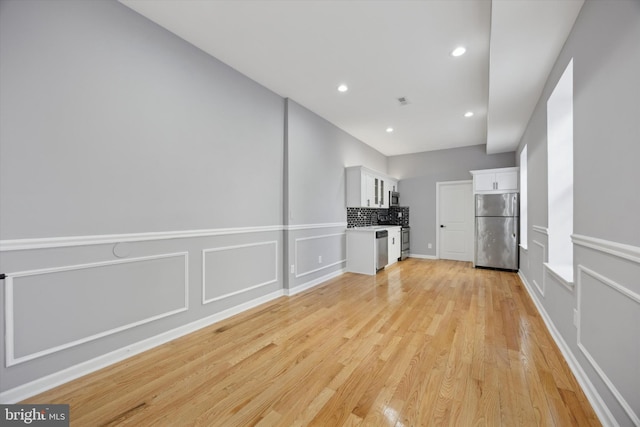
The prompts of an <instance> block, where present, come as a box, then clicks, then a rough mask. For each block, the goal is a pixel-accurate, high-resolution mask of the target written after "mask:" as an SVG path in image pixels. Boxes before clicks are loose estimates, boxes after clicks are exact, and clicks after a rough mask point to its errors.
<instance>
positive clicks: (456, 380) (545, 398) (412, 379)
mask: <svg viewBox="0 0 640 427" xmlns="http://www.w3.org/2000/svg"><path fill="white" fill-rule="evenodd" d="M25 403H69V404H70V407H71V416H70V418H71V425H72V426H84V425H110V426H127V425H130V426H152V425H153V426H157V425H160V426H164V425H194V426H195V425H203V426H245V425H246V426H248V425H260V426H287V427H289V426H308V425H321V426H327V425H331V426H381V425H385V426H386V425H398V426H409V425H411V426H416V425H451V426H463V425H474V426H475V425H478V426H482V425H484V426H499V425H503V426H517V425H522V426H528V425H543V426H547V425H549V426H551V425H562V426H566V425H568V426H572V425H575V426H598V425H600V424H599V422H598V419H597V417H596V415H595V413H594V411H593V409H592V408H591V407H590V406H589V403H588V401H587V400H586V397H585V395H584V393H583V391H582V390H581V389H580V387H579V385H578V383H577V381H576V379H575V378H574V377H573V375H572V374H571V371H570V370H569V367H568V365H567V363H566V361H565V360H564V359H563V357H562V354H561V353H560V351H559V349H558V347H557V346H556V345H555V342H554V341H553V339H552V338H551V336H550V334H549V332H548V331H547V330H546V328H545V325H544V322H543V321H542V319H541V318H540V316H539V314H538V313H537V311H536V309H535V306H534V304H533V302H532V301H531V299H530V297H529V295H528V294H527V292H526V290H525V289H524V286H523V285H522V283H521V282H520V279H519V278H518V276H517V275H516V274H514V273H510V272H502V271H494V270H487V269H474V268H472V267H471V265H470V264H469V263H465V262H459V261H444V260H438V261H434V260H419V259H412V258H410V259H407V260H406V261H403V262H400V263H398V264H396V265H394V266H391V267H388V268H387V269H385V270H384V271H382V272H380V273H378V274H377V275H376V276H366V275H359V274H351V273H347V274H344V275H342V276H340V277H338V278H335V279H332V280H330V281H328V282H326V283H325V284H323V285H321V286H318V287H316V288H314V289H310V290H308V291H305V292H302V293H300V294H298V295H295V296H293V297H289V298H286V297H283V298H278V299H277V300H274V301H271V302H269V303H267V304H264V305H262V306H260V307H256V308H254V309H251V310H248V311H246V312H244V313H241V314H239V315H236V316H233V317H232V318H229V319H226V320H224V321H221V322H219V323H217V324H215V325H212V326H210V327H207V328H203V329H201V330H199V331H196V332H194V333H193V334H190V335H188V336H185V337H181V338H179V339H177V340H174V341H172V342H170V343H167V344H165V345H162V346H160V347H157V348H155V349H153V350H150V351H148V352H145V353H142V354H140V355H137V356H135V357H132V358H130V359H128V360H125V361H123V362H120V363H118V364H115V365H113V366H110V367H107V368H105V369H103V370H100V371H98V372H95V373H93V374H90V375H87V376H86V377H83V378H80V379H78V380H75V381H72V382H70V383H68V384H65V385H62V386H60V387H58V388H56V389H53V390H50V391H47V392H45V393H42V394H40V395H38V396H34V397H33V398H31V399H28V400H27V401H26V402H25Z"/></svg>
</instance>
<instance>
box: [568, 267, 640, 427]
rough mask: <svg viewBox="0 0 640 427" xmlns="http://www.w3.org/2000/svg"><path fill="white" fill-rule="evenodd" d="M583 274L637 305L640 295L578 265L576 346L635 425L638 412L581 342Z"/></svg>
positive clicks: (639, 417) (638, 421)
mask: <svg viewBox="0 0 640 427" xmlns="http://www.w3.org/2000/svg"><path fill="white" fill-rule="evenodd" d="M585 274H586V275H588V276H591V277H592V278H594V279H595V280H597V281H598V282H600V283H602V284H603V285H605V286H608V287H609V288H611V289H613V290H615V291H616V292H618V293H620V294H621V295H622V296H623V297H625V298H627V299H629V300H631V301H633V302H635V303H636V304H638V305H640V295H638V294H636V293H635V292H633V291H632V290H630V289H629V288H627V287H625V286H623V285H621V284H619V283H616V282H615V281H613V280H611V279H610V278H608V277H605V276H603V275H602V274H599V273H597V272H595V271H593V270H591V269H590V268H587V267H585V266H583V265H578V286H577V287H578V307H577V309H578V325H577V326H578V342H577V344H578V348H579V349H580V351H581V352H582V354H583V355H584V356H585V358H586V359H587V361H588V362H589V363H590V364H591V366H592V367H593V369H594V370H595V371H596V372H597V373H598V375H599V376H600V378H601V379H602V381H603V382H604V383H605V384H606V385H607V387H608V388H609V390H610V391H611V394H613V395H614V396H615V398H616V399H617V400H618V402H619V403H620V406H622V408H623V409H624V410H625V412H626V413H627V415H628V416H629V418H630V419H631V420H632V422H633V423H634V424H635V425H640V416H638V414H636V413H635V412H634V410H633V408H632V407H631V405H630V404H629V403H628V402H627V401H626V399H625V398H624V396H622V393H620V391H619V390H618V389H617V387H616V386H615V385H614V383H613V381H611V379H609V377H608V375H607V374H606V373H605V371H604V369H602V367H601V366H600V364H598V362H597V361H596V359H595V357H594V356H593V355H592V354H591V353H590V352H589V350H588V349H587V348H586V346H585V345H584V343H583V342H582V327H581V322H582V320H581V319H582V309H581V308H582V297H583V284H582V280H583V277H584V275H585Z"/></svg>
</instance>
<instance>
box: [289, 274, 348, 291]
mask: <svg viewBox="0 0 640 427" xmlns="http://www.w3.org/2000/svg"><path fill="white" fill-rule="evenodd" d="M346 271H347V270H346V269H345V268H341V269H340V270H337V271H333V272H331V273H329V274H326V275H324V276H322V277H318V278H317V279H313V280H311V281H309V282H307V283H303V284H302V285H298V286H296V287H294V288H290V289H285V290H284V294H285V295H287V296H293V295H296V294H299V293H300V292H304V291H306V290H308V289H311V288H314V287H316V286H318V285H321V284H323V283H324V282H326V281H327V280H331V279H333V278H335V277H338V276H341V275H343V274H344V273H345V272H346Z"/></svg>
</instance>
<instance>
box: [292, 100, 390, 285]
mask: <svg viewBox="0 0 640 427" xmlns="http://www.w3.org/2000/svg"><path fill="white" fill-rule="evenodd" d="M286 153H287V162H286V163H287V168H286V173H285V176H286V179H285V194H286V195H287V197H286V200H287V207H286V210H287V212H288V215H287V217H286V218H285V220H284V223H285V224H286V228H287V230H286V231H285V240H286V243H287V246H286V250H285V253H286V255H285V260H286V263H285V267H284V268H285V270H288V272H289V274H288V276H287V277H285V286H286V287H287V288H290V289H293V288H296V287H297V288H298V289H304V288H305V287H306V286H307V285H309V284H313V283H314V282H315V281H317V280H322V279H323V278H326V277H329V276H331V275H332V274H335V273H336V272H340V271H341V270H342V269H344V267H345V262H344V260H345V259H346V246H345V235H344V230H345V228H346V222H347V211H346V193H345V188H346V180H345V177H346V175H345V167H346V166H357V165H362V166H366V167H368V168H371V169H374V170H377V171H380V172H383V173H386V172H387V170H386V169H387V158H386V157H385V156H384V155H382V154H381V153H380V152H378V151H376V150H374V149H373V148H371V147H369V146H368V145H366V144H364V143H362V142H361V141H359V140H357V139H356V138H354V137H352V136H351V135H349V134H347V133H346V132H344V131H342V130H340V129H338V128H337V127H336V126H334V125H333V124H331V123H329V122H328V121H326V120H325V119H323V118H321V117H319V116H318V115H316V114H315V113H313V112H311V111H309V110H308V109H306V108H304V107H302V106H300V105H299V104H297V103H296V102H294V101H292V100H287V124H286ZM338 224H339V225H338ZM319 257H322V261H320V260H319ZM292 265H293V266H294V272H293V273H291V266H292Z"/></svg>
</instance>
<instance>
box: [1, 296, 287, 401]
mask: <svg viewBox="0 0 640 427" xmlns="http://www.w3.org/2000/svg"><path fill="white" fill-rule="evenodd" d="M282 295H284V292H283V290H282V289H280V290H278V291H275V292H271V293H269V294H267V295H264V296H262V297H259V298H256V299H253V300H251V301H247V302H245V303H242V304H239V305H237V306H235V307H231V308H229V309H227V310H224V311H221V312H220V313H216V314H214V315H211V316H208V317H205V318H203V319H200V320H196V321H195V322H192V323H189V324H186V325H183V326H180V327H178V328H175V329H171V330H169V331H166V332H163V333H161V334H159V335H156V336H153V337H150V338H147V339H145V340H143V341H139V342H137V343H134V344H131V345H129V346H126V347H122V348H119V349H117V350H115V351H112V352H110V353H107V354H104V355H102V356H98V357H96V358H94V359H91V360H87V361H86V362H82V363H79V364H78V365H75V366H71V367H69V368H67V369H63V370H62V371H58V372H55V373H53V374H51V375H47V376H46V377H42V378H38V379H37V380H34V381H31V382H29V383H26V384H23V385H20V386H18V387H15V388H12V389H10V390H7V391H4V392H2V393H0V403H2V404H11V403H16V402H20V401H21V400H24V399H27V398H28V397H30V396H35V395H36V394H39V393H42V392H44V391H46V390H49V389H52V388H54V387H57V386H59V385H61V384H64V383H67V382H69V381H72V380H74V379H76V378H80V377H82V376H84V375H87V374H90V373H92V372H95V371H97V370H99V369H102V368H105V367H107V366H109V365H113V364H114V363H117V362H120V361H122V360H124V359H127V358H129V357H131V356H135V355H136V354H139V353H142V352H145V351H147V350H151V349H152V348H154V347H157V346H159V345H162V344H165V343H167V342H169V341H172V340H174V339H176V338H180V337H182V336H184V335H187V334H190V333H192V332H195V331H197V330H198V329H202V328H204V327H207V326H210V325H212V324H214V323H216V322H219V321H221V320H224V319H226V318H229V317H231V316H235V315H236V314H239V313H242V312H243V311H246V310H249V309H251V308H254V307H257V306H259V305H261V304H264V303H266V302H269V301H271V300H274V299H276V298H279V297H281V296H282Z"/></svg>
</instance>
